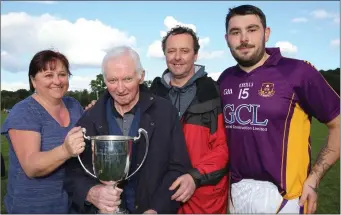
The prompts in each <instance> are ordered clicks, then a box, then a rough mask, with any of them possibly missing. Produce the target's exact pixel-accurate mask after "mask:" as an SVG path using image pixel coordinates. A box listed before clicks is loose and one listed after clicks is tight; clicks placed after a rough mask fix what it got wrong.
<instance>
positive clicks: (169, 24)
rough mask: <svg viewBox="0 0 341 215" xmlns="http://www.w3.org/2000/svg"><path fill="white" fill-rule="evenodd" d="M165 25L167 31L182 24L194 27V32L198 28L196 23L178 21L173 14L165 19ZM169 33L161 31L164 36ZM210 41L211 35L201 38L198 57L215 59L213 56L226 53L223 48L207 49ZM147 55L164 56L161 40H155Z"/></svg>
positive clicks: (161, 35) (216, 56)
mask: <svg viewBox="0 0 341 215" xmlns="http://www.w3.org/2000/svg"><path fill="white" fill-rule="evenodd" d="M163 23H164V25H165V27H166V28H167V31H169V30H171V29H172V28H173V27H175V26H177V25H181V26H186V27H188V28H191V29H193V31H194V32H196V31H197V28H196V26H195V25H194V24H185V23H182V22H180V21H177V20H176V19H175V18H174V17H172V16H167V17H166V18H165V20H164V22H163ZM166 35H167V32H166V31H163V30H162V31H160V37H164V36H166ZM209 43H210V38H209V37H204V38H202V39H199V44H200V50H199V54H198V59H213V58H218V57H221V56H222V55H223V54H224V51H222V50H216V51H208V50H206V47H207V46H208V45H209ZM147 57H153V58H163V57H164V54H163V51H162V44H161V40H155V41H153V42H152V43H151V44H150V45H149V47H148V51H147Z"/></svg>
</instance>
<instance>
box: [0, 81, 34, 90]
mask: <svg viewBox="0 0 341 215" xmlns="http://www.w3.org/2000/svg"><path fill="white" fill-rule="evenodd" d="M19 89H26V90H29V89H30V87H29V83H28V81H27V83H24V82H11V83H8V82H6V81H1V90H7V91H17V90H19Z"/></svg>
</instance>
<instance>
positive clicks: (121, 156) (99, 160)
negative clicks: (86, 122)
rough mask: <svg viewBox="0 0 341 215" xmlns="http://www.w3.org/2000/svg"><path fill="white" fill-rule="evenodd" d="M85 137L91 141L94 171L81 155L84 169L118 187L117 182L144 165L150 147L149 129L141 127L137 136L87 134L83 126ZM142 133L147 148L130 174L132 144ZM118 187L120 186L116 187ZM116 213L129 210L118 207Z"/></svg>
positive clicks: (104, 182) (125, 178)
mask: <svg viewBox="0 0 341 215" xmlns="http://www.w3.org/2000/svg"><path fill="white" fill-rule="evenodd" d="M83 133H84V138H85V139H87V140H90V141H91V145H92V165H93V172H94V174H93V173H91V172H90V171H89V170H87V169H86V167H85V166H84V165H83V163H82V161H81V159H80V157H79V155H78V160H79V162H80V164H81V166H82V167H83V169H84V170H85V171H86V172H87V173H88V174H89V175H91V176H92V177H94V178H96V179H99V180H100V182H101V183H102V184H105V185H108V184H111V185H112V186H114V188H116V186H117V184H118V183H119V182H121V181H123V180H127V179H129V178H130V177H131V176H133V175H134V174H135V173H136V172H137V171H138V170H139V169H140V168H141V166H142V165H143V163H144V161H145V159H146V157H147V154H148V148H149V139H148V134H147V131H146V130H144V129H142V128H140V129H139V130H138V136H137V137H129V136H115V135H99V136H91V137H89V136H86V135H85V133H86V130H85V128H83ZM141 133H142V134H143V135H144V137H145V139H146V150H145V154H144V157H143V160H142V162H141V164H140V165H139V166H138V168H137V169H136V170H135V171H134V172H133V173H131V174H130V175H128V173H129V169H130V163H131V157H132V144H134V142H136V141H137V140H139V139H140V138H141ZM116 189H118V188H116ZM114 213H115V214H127V213H128V211H127V210H125V209H123V208H120V207H118V208H117V210H116V211H115V212H114Z"/></svg>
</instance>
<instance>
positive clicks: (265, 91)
mask: <svg viewBox="0 0 341 215" xmlns="http://www.w3.org/2000/svg"><path fill="white" fill-rule="evenodd" d="M274 94H275V84H274V83H262V86H261V88H260V90H258V95H260V96H263V97H271V96H273V95H274Z"/></svg>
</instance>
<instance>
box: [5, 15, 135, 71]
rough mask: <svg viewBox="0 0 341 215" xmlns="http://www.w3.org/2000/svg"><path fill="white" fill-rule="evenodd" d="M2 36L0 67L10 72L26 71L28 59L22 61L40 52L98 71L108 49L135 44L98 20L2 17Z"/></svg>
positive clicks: (123, 34)
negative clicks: (55, 53)
mask: <svg viewBox="0 0 341 215" xmlns="http://www.w3.org/2000/svg"><path fill="white" fill-rule="evenodd" d="M1 32H2V33H1V51H4V52H5V53H7V55H4V56H3V55H2V56H1V60H2V62H1V63H2V65H1V67H2V68H3V69H5V70H7V71H10V72H18V71H23V70H27V67H28V64H29V59H25V60H26V61H25V62H23V61H24V60H23V58H30V59H31V58H32V57H33V54H34V53H36V52H38V51H40V50H42V49H50V48H54V49H56V50H58V51H60V52H62V53H63V54H65V55H66V56H67V57H68V59H69V61H70V63H71V64H73V65H74V66H76V67H77V68H79V67H98V66H100V63H101V61H102V58H103V56H104V55H105V51H106V50H107V49H109V48H112V47H114V46H118V45H131V46H134V45H135V44H136V38H135V37H133V36H129V35H128V34H127V33H126V32H123V31H121V30H119V29H116V28H113V27H111V26H109V25H105V24H103V23H102V22H101V21H99V20H86V19H84V18H79V19H77V20H76V21H75V22H70V21H68V20H63V19H61V18H58V17H55V16H51V15H49V14H43V15H41V16H31V15H29V14H27V13H23V12H21V13H8V14H5V15H1ZM13 59H15V61H13ZM18 59H19V60H18Z"/></svg>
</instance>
